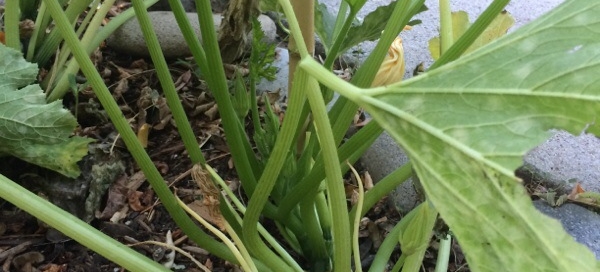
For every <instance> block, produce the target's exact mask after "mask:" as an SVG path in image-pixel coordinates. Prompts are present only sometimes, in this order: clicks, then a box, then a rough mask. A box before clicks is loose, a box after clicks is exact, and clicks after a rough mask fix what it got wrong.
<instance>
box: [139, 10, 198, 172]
mask: <svg viewBox="0 0 600 272" xmlns="http://www.w3.org/2000/svg"><path fill="white" fill-rule="evenodd" d="M132 3H133V8H134V10H135V14H136V16H137V19H138V21H139V22H140V27H141V28H142V34H143V35H144V40H145V41H146V45H147V46H148V50H149V51H150V57H151V58H152V62H153V63H154V67H155V69H156V74H157V75H158V79H159V81H160V85H161V86H162V89H163V92H164V94H165V97H166V98H167V105H168V106H169V109H170V110H171V113H173V119H174V120H175V124H176V125H177V131H179V135H180V136H181V139H182V140H183V145H184V146H185V149H186V150H187V152H188V154H189V156H190V159H191V160H192V163H194V164H196V163H201V164H202V165H204V164H206V159H204V155H203V154H202V151H201V150H200V146H199V145H198V141H197V140H196V135H194V131H193V130H192V127H191V125H190V122H189V121H188V119H187V116H186V114H185V110H184V109H183V105H181V102H180V100H179V95H178V94H177V90H175V83H173V79H172V78H171V73H170V72H169V66H167V62H166V61H165V56H164V55H163V53H162V50H161V48H160V44H159V43H158V37H156V33H154V31H153V30H152V23H151V22H150V16H148V11H146V8H144V6H143V3H142V0H133V1H132Z"/></svg>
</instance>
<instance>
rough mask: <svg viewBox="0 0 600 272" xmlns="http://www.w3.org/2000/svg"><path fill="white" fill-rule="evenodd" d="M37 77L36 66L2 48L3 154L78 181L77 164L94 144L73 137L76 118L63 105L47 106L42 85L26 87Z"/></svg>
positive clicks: (0, 124) (0, 123)
mask: <svg viewBox="0 0 600 272" xmlns="http://www.w3.org/2000/svg"><path fill="white" fill-rule="evenodd" d="M36 75H37V67H36V65H35V64H31V63H28V62H26V61H25V59H23V57H22V56H21V53H20V52H18V51H15V50H13V49H10V48H7V47H5V46H4V45H0V142H2V144H1V145H0V154H9V155H12V156H15V157H18V158H20V159H22V160H25V161H27V162H30V163H33V164H37V165H39V166H42V167H45V168H48V169H51V170H54V171H57V172H59V173H61V174H63V175H65V176H68V177H73V178H74V177H77V176H79V174H80V171H79V167H78V166H77V162H78V161H79V160H81V158H82V157H83V156H85V155H86V154H87V152H88V148H87V146H88V143H90V142H91V141H92V140H91V139H88V138H83V137H70V136H71V134H72V133H73V130H74V129H75V127H76V126H77V121H76V120H75V118H74V117H73V115H71V113H70V112H68V111H67V110H65V109H63V108H62V104H61V102H60V101H55V102H52V103H49V104H46V96H45V95H44V92H43V91H42V90H41V89H40V87H39V86H38V85H29V86H26V85H27V84H30V83H32V82H33V81H34V80H35V77H36ZM23 86H25V87H23ZM20 87H23V88H21V89H18V88H20Z"/></svg>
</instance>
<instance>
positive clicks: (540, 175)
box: [521, 131, 600, 194]
mask: <svg viewBox="0 0 600 272" xmlns="http://www.w3.org/2000/svg"><path fill="white" fill-rule="evenodd" d="M523 161H524V170H525V171H528V172H529V173H526V174H532V176H533V179H534V180H535V181H536V182H542V183H543V184H544V185H545V186H546V187H548V188H551V189H555V190H556V191H558V192H559V193H561V194H565V193H567V194H568V193H569V192H570V191H571V189H572V188H573V186H574V185H575V182H579V183H580V184H581V186H582V187H583V189H585V190H586V191H593V192H600V171H598V169H600V139H598V138H596V137H595V136H594V135H591V134H585V133H584V134H581V135H579V136H574V135H571V134H569V133H567V132H564V131H555V134H554V135H553V136H552V137H551V138H550V139H548V140H547V141H546V142H545V143H543V144H541V145H540V146H538V147H536V148H535V149H533V150H531V151H530V152H529V153H527V155H526V156H525V157H524V159H523ZM521 172H523V170H521Z"/></svg>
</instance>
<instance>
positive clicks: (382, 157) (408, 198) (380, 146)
mask: <svg viewBox="0 0 600 272" xmlns="http://www.w3.org/2000/svg"><path fill="white" fill-rule="evenodd" d="M361 161H362V163H363V164H364V165H365V166H366V168H367V169H368V170H369V174H370V175H371V178H373V180H374V181H379V180H381V179H383V178H384V177H385V176H387V175H388V174H389V173H391V172H392V171H394V170H395V169H396V168H398V167H399V166H402V165H404V164H405V163H407V162H408V157H407V156H406V154H405V153H404V152H403V151H402V150H401V149H400V148H399V147H398V145H397V144H396V142H395V141H394V139H392V137H390V136H389V134H387V133H383V134H382V135H381V136H380V137H379V138H377V140H375V142H374V143H373V145H372V146H371V147H370V148H369V149H368V150H367V151H366V152H365V154H364V155H363V156H362V158H361ZM389 197H390V200H391V201H390V202H391V203H390V204H391V205H392V206H393V207H394V208H395V209H396V210H398V211H399V212H400V213H402V214H406V213H408V212H409V211H411V210H412V209H413V208H414V207H415V206H416V205H417V204H419V203H420V202H421V198H420V197H419V194H418V193H417V192H416V191H415V188H414V187H413V183H412V179H410V180H408V181H406V182H404V183H403V184H401V185H400V186H398V187H397V188H396V189H395V190H394V191H392V192H390V196H389Z"/></svg>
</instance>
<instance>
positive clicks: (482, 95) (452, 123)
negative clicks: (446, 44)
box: [332, 0, 600, 271]
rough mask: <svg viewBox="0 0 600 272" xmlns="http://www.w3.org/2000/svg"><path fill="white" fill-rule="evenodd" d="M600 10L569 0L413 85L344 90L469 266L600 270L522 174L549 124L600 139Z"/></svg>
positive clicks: (480, 268) (595, 4) (592, 3)
mask: <svg viewBox="0 0 600 272" xmlns="http://www.w3.org/2000/svg"><path fill="white" fill-rule="evenodd" d="M599 13H600V2H597V1H576V0H571V1H567V2H565V3H564V4H563V5H562V6H560V7H558V8H557V9H555V10H554V11H553V12H551V13H550V14H547V15H545V16H543V17H542V18H540V19H539V20H536V21H535V22H533V23H531V24H530V25H528V26H526V27H523V28H521V29H520V30H518V31H515V32H514V33H512V34H510V35H507V36H506V37H504V38H501V39H499V40H497V41H496V42H493V43H491V44H490V45H488V46H486V47H483V48H481V49H479V50H477V51H475V52H473V53H471V54H470V55H468V56H465V57H464V58H461V59H459V60H457V61H455V62H453V63H450V64H447V65H445V66H442V67H441V68H439V69H436V70H434V71H431V72H429V73H426V74H424V75H422V76H419V77H417V78H414V79H412V80H408V81H405V82H404V83H400V84H397V85H393V86H389V87H388V88H377V89H370V90H357V89H356V88H353V87H348V86H346V87H345V88H343V89H341V88H340V89H338V91H340V92H341V93H342V94H343V95H346V96H347V97H348V98H350V99H352V100H353V101H354V102H356V103H358V104H359V105H361V106H363V107H364V108H366V109H367V110H368V111H369V112H370V113H371V114H372V116H373V118H374V119H375V120H376V121H377V122H378V123H379V124H381V126H382V127H383V128H385V130H387V131H388V132H389V133H390V134H391V135H392V136H393V137H394V138H395V140H396V141H398V143H399V144H400V145H401V146H402V147H403V148H404V149H405V150H406V152H407V153H408V155H409V157H410V158H411V160H412V163H413V165H414V167H415V170H416V171H417V173H418V175H419V177H420V179H421V182H422V184H423V187H424V189H425V192H426V194H427V196H428V198H429V199H430V200H431V202H432V203H433V204H434V206H435V208H436V209H437V210H438V211H439V213H440V215H441V216H442V217H443V218H444V220H445V221H446V222H447V223H448V225H449V226H450V227H451V229H452V231H453V233H454V234H455V235H456V237H457V239H458V241H459V243H460V244H461V246H462V248H463V250H464V252H465V254H466V256H467V260H468V262H469V267H470V268H471V269H472V271H599V270H600V266H599V265H598V263H597V261H596V258H595V257H594V254H592V253H591V252H590V251H589V250H588V249H587V248H586V247H584V246H583V245H581V244H578V243H577V242H575V240H574V239H573V238H572V237H571V236H569V235H568V234H567V233H566V232H565V231H564V230H563V229H562V227H561V225H560V223H559V222H557V221H556V220H554V219H550V218H549V217H546V216H545V215H542V214H541V213H539V212H538V211H537V210H536V209H535V208H534V207H533V205H532V204H531V201H530V198H529V196H528V195H527V193H526V192H525V190H524V188H523V186H522V185H521V184H520V183H519V181H518V179H517V178H516V177H515V176H514V174H513V171H514V169H515V168H516V167H518V166H519V165H521V164H522V156H523V155H524V154H525V153H526V152H527V151H528V150H530V149H531V148H533V147H534V146H535V145H537V144H539V143H541V142H542V141H543V140H544V139H546V138H547V137H548V136H549V135H548V133H547V131H548V129H550V128H562V129H566V130H568V131H570V132H573V133H580V132H581V131H583V130H584V129H585V128H586V127H587V128H588V131H590V132H593V133H595V134H596V135H600V128H599V125H598V124H597V123H595V122H596V119H597V118H596V117H597V116H600V81H599V80H598V79H597V78H598V75H599V74H600V65H599V64H600V36H599V35H598V33H600V17H599V16H597V14H599ZM332 87H333V86H332ZM588 126H589V127H588Z"/></svg>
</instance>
